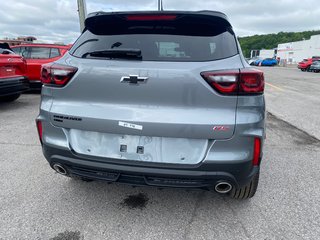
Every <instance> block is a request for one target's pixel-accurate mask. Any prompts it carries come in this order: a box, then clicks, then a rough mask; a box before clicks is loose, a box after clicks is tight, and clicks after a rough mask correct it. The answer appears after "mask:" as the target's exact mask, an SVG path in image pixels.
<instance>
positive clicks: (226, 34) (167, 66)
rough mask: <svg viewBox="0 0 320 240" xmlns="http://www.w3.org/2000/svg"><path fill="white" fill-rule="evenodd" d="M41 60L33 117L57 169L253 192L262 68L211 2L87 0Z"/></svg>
mask: <svg viewBox="0 0 320 240" xmlns="http://www.w3.org/2000/svg"><path fill="white" fill-rule="evenodd" d="M85 26H86V28H85V30H84V31H83V33H82V35H81V36H80V37H79V39H78V40H77V41H76V42H75V44H74V45H73V47H72V49H71V50H70V51H69V53H67V54H65V55H64V56H63V57H62V58H61V59H59V60H58V61H56V62H54V63H50V64H46V65H43V67H42V73H41V75H42V76H41V78H42V83H43V85H44V86H43V88H42V99H41V106H40V114H39V116H38V117H37V120H36V121H37V128H38V131H39V136H40V140H41V143H42V148H43V153H44V155H45V157H46V159H47V160H48V162H49V163H50V166H51V167H52V168H53V169H55V170H56V171H57V172H58V173H60V174H62V175H66V176H70V177H77V178H82V179H100V180H106V181H109V182H120V183H128V184H132V185H149V186H159V187H182V188H204V189H212V190H215V191H216V192H219V193H228V194H230V196H231V197H233V198H238V199H245V198H250V197H252V196H253V195H254V194H255V192H256V189H257V185H258V180H259V169H260V161H261V157H262V147H263V142H264V137H265V100H264V95H263V92H264V76H263V73H262V72H261V71H258V70H255V69H252V68H250V66H249V65H248V64H247V63H246V61H245V59H244V57H243V55H242V53H241V50H240V46H239V44H238V42H237V38H236V36H235V34H234V32H233V30H232V27H231V25H230V23H229V21H228V19H227V17H226V16H225V15H224V14H223V13H220V12H212V11H199V12H179V11H177V12H176V11H175V12H173V11H162V12H118V13H105V12H97V13H92V14H90V15H89V16H88V18H87V19H86V21H85Z"/></svg>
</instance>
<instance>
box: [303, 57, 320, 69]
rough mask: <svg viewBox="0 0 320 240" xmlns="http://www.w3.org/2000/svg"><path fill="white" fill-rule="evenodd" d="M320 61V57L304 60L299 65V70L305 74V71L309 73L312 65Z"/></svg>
mask: <svg viewBox="0 0 320 240" xmlns="http://www.w3.org/2000/svg"><path fill="white" fill-rule="evenodd" d="M319 60H320V57H313V58H308V59H303V61H302V62H299V63H298V68H299V69H300V70H301V71H303V72H305V71H307V72H309V70H310V66H311V65H312V63H313V62H315V61H319Z"/></svg>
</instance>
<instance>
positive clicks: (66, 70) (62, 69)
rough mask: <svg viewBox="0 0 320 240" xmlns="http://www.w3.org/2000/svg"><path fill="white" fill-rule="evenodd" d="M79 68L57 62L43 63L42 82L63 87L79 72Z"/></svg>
mask: <svg viewBox="0 0 320 240" xmlns="http://www.w3.org/2000/svg"><path fill="white" fill-rule="evenodd" d="M77 70H78V68H76V67H72V66H66V65H62V64H56V63H48V64H44V65H42V68H41V77H40V78H41V82H42V83H43V84H44V85H49V86H53V87H63V86H65V85H66V84H67V83H68V82H69V81H70V79H71V78H72V77H73V76H74V74H75V73H76V72H77Z"/></svg>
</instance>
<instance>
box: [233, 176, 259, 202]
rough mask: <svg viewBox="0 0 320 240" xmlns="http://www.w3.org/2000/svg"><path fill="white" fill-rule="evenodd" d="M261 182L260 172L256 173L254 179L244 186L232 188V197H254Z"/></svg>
mask: <svg viewBox="0 0 320 240" xmlns="http://www.w3.org/2000/svg"><path fill="white" fill-rule="evenodd" d="M258 183H259V172H257V173H256V175H254V177H253V178H252V180H251V181H250V182H249V183H248V184H247V185H245V186H243V187H242V188H238V189H232V190H231V192H230V197H231V198H234V199H248V198H252V197H253V196H254V194H255V193H256V191H257V188H258Z"/></svg>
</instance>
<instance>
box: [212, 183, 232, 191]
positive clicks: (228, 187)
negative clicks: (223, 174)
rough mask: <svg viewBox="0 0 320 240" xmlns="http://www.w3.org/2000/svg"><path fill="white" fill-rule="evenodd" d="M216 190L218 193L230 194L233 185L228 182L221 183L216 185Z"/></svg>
mask: <svg viewBox="0 0 320 240" xmlns="http://www.w3.org/2000/svg"><path fill="white" fill-rule="evenodd" d="M214 190H215V191H216V192H217V193H228V192H230V191H231V190H232V185H231V184H230V183H228V182H219V183H217V184H216V185H215V187H214Z"/></svg>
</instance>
